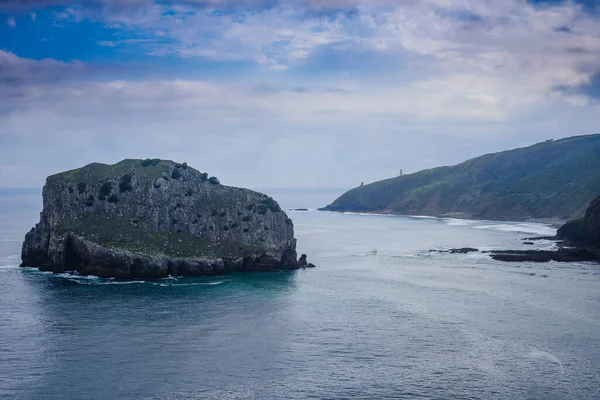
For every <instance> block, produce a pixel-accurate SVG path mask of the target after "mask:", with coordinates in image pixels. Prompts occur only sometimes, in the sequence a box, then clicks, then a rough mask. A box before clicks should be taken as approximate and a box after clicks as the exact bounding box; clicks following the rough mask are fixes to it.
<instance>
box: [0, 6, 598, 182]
mask: <svg viewBox="0 0 600 400" xmlns="http://www.w3.org/2000/svg"><path fill="white" fill-rule="evenodd" d="M597 132H600V0H579V1H561V0H545V1H543V0H536V1H533V0H529V1H528V0H501V1H498V0H494V1H491V0H489V1H485V0H478V1H476V0H396V1H392V0H371V1H366V0H364V1H363V0H330V1H325V0H321V1H317V0H221V1H220V0H188V1H179V2H176V1H157V0H156V1H153V0H127V1H125V0H114V1H111V0H93V1H79V2H71V1H68V0H20V1H17V0H13V1H8V0H0V187H5V188H16V187H41V186H42V185H43V184H44V181H45V178H46V176H48V175H50V174H53V173H56V172H60V171H63V170H67V169H73V168H77V167H80V166H82V165H85V164H88V163H91V162H105V163H114V162H117V161H119V160H121V159H124V158H163V159H172V160H175V161H179V162H184V161H185V162H187V163H188V164H189V165H190V166H193V167H195V168H197V169H199V170H202V171H207V172H209V173H210V174H211V175H216V176H218V177H219V179H220V180H221V182H222V183H223V184H226V185H233V186H242V187H259V188H351V187H355V186H358V185H359V184H360V183H361V182H365V183H367V182H372V181H376V180H380V179H385V178H389V177H392V176H396V175H397V174H398V173H399V171H400V169H403V170H404V171H405V172H409V173H410V172H415V171H418V170H421V169H425V168H431V167H436V166H441V165H451V164H456V163H458V162H461V161H464V160H466V159H468V158H471V157H475V156H478V155H482V154H485V153H489V152H496V151H501V150H506V149H511V148H515V147H522V146H526V145H530V144H533V143H536V142H539V141H544V140H546V139H550V138H554V139H557V138H561V137H567V136H573V135H582V134H589V133H597Z"/></svg>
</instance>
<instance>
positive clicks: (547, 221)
mask: <svg viewBox="0 0 600 400" xmlns="http://www.w3.org/2000/svg"><path fill="white" fill-rule="evenodd" d="M316 211H321V212H330V213H338V214H355V215H381V216H395V217H412V218H436V219H456V220H465V221H481V222H510V223H533V224H540V225H547V226H551V227H553V228H557V229H558V228H560V227H561V226H562V225H563V224H565V223H566V222H567V221H568V220H564V219H560V218H528V219H522V220H516V219H510V218H506V219H503V218H498V219H484V218H475V217H472V216H469V215H466V214H465V215H463V214H461V215H458V214H459V213H451V214H441V215H427V214H396V213H392V212H375V211H338V210H325V209H324V208H318V209H317V210H316Z"/></svg>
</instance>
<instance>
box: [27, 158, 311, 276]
mask: <svg viewBox="0 0 600 400" xmlns="http://www.w3.org/2000/svg"><path fill="white" fill-rule="evenodd" d="M43 204H44V207H43V210H42V213H41V215H40V222H39V223H38V224H37V225H36V226H35V227H34V228H33V229H31V231H30V232H29V233H27V235H26V236H25V241H24V243H23V247H22V255H21V258H22V264H21V265H22V266H28V267H37V268H39V269H41V270H45V271H53V272H57V273H58V272H60V273H62V272H72V273H77V274H79V275H97V276H101V277H115V278H163V277H166V276H168V275H205V274H218V273H224V272H230V271H273V270H279V269H298V268H307V267H309V265H308V263H307V261H306V256H304V259H303V262H302V263H300V262H298V261H297V260H296V257H297V254H296V239H295V238H294V228H293V222H292V220H291V219H289V218H288V217H287V215H286V214H285V212H283V211H282V210H281V208H280V207H279V205H278V204H277V202H276V201H275V200H273V199H272V198H270V197H268V196H266V195H264V194H262V193H258V192H254V191H251V190H247V189H241V188H234V187H228V186H223V185H221V184H220V183H219V181H218V179H216V178H214V179H211V178H208V175H207V174H205V173H200V172H199V171H197V170H195V169H193V168H191V167H188V166H187V164H185V163H183V164H178V163H174V162H172V161H164V160H144V161H142V160H124V161H121V162H120V163H117V164H114V165H105V164H90V165H87V166H85V167H83V168H79V169H77V170H72V171H67V172H63V173H60V174H57V175H53V176H50V177H48V179H47V180H46V184H45V185H44V190H43Z"/></svg>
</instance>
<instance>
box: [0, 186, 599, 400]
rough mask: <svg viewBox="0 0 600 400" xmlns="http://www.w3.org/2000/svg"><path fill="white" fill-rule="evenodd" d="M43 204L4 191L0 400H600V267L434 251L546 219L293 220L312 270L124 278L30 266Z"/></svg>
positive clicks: (0, 208) (484, 241)
mask: <svg viewBox="0 0 600 400" xmlns="http://www.w3.org/2000/svg"><path fill="white" fill-rule="evenodd" d="M270 194H271V193H270ZM273 195H274V196H276V194H273ZM314 196H316V195H314V194H313V196H312V197H310V196H308V197H303V196H302V195H301V194H299V193H288V194H287V196H285V195H282V196H279V197H276V198H278V199H280V198H283V199H284V200H281V201H280V202H281V203H282V206H284V207H285V206H287V207H291V208H300V207H303V206H307V207H309V208H312V207H316V206H317V205H325V204H326V203H327V202H328V200H329V201H331V200H332V198H331V197H329V198H328V199H324V200H320V199H319V201H318V202H319V204H314V205H313V203H317V201H316V200H315V197H314ZM334 197H335V196H334ZM311 198H312V199H313V200H310V199H311ZM39 203H40V200H39V194H21V195H19V194H15V193H13V194H3V195H0V398H7V399H178V398H203V399H237V398H244V399H246V398H247V399H272V398H277V399H304V398H314V399H344V398H362V399H386V398H390V399H414V398H418V399H454V398H456V399H598V398H600V265H598V264H591V263H569V264H561V263H555V262H551V263H547V264H533V263H502V262H498V261H493V260H491V259H490V258H489V257H488V256H487V255H486V254H485V253H481V252H478V253H473V254H468V255H465V254H455V255H453V254H447V253H438V252H430V251H429V250H432V249H448V248H452V247H464V246H469V247H476V248H479V249H481V250H488V249H494V248H505V249H506V248H510V249H518V248H532V246H526V245H523V244H522V240H521V239H522V238H524V237H528V236H536V235H550V234H553V233H554V229H553V228H552V227H550V226H547V225H540V224H532V223H507V222H491V221H465V220H453V219H436V218H420V217H399V216H375V215H356V214H337V213H324V212H318V211H308V212H293V211H292V212H288V214H289V215H290V216H291V218H292V219H293V220H294V223H295V229H296V237H297V239H298V248H299V251H300V252H304V253H307V254H308V256H309V261H311V262H314V263H315V264H317V268H315V269H313V270H301V271H296V272H280V273H254V274H235V275H225V276H213V277H205V278H177V277H173V278H169V279H163V280H159V281H148V282H146V281H129V282H127V281H115V280H110V279H98V278H94V277H73V276H68V275H53V274H51V273H41V272H38V271H36V270H33V269H23V268H18V267H17V265H18V264H19V261H20V246H21V242H22V239H23V236H24V234H25V233H26V232H27V231H28V230H29V229H30V228H31V226H32V225H33V224H34V222H35V221H36V219H37V218H38V213H39V211H40V209H41V206H40V204H39ZM552 246H553V244H552V243H551V242H543V241H542V242H540V243H539V244H537V245H536V246H534V247H533V248H535V247H540V248H550V247H552Z"/></svg>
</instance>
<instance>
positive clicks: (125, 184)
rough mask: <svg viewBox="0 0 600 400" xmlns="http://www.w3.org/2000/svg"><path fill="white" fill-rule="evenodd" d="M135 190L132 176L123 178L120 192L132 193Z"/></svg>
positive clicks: (127, 175) (128, 175) (120, 183)
mask: <svg viewBox="0 0 600 400" xmlns="http://www.w3.org/2000/svg"><path fill="white" fill-rule="evenodd" d="M132 190H133V186H131V174H125V175H123V176H122V177H121V182H119V192H121V193H125V192H131V191H132Z"/></svg>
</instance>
